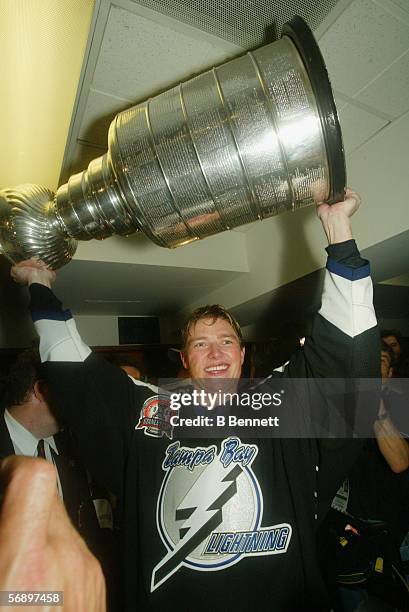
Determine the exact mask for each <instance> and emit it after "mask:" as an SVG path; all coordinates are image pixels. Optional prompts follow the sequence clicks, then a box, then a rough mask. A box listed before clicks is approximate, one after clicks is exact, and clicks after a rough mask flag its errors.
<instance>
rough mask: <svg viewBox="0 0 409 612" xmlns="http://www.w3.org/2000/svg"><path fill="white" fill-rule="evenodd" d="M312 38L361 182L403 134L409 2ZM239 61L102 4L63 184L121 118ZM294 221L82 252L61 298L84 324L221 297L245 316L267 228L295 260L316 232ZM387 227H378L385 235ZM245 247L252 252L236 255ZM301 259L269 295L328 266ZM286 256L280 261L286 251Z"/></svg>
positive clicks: (336, 15)
mask: <svg viewBox="0 0 409 612" xmlns="http://www.w3.org/2000/svg"><path fill="white" fill-rule="evenodd" d="M315 34H316V37H317V40H318V42H319V45H320V48H321V51H322V53H323V56H324V59H325V62H326V65H327V68H328V72H329V75H330V78H331V81H332V84H333V88H334V93H335V98H336V101H337V105H338V110H339V116H340V121H341V127H342V131H343V136H344V142H345V150H346V154H347V167H348V170H350V172H349V173H350V174H352V176H353V177H355V175H356V172H355V170H354V168H356V167H360V168H361V167H362V166H359V164H362V163H365V160H366V159H367V158H368V159H369V156H368V154H367V151H371V147H372V148H376V147H381V146H382V134H383V133H385V134H386V133H388V132H387V130H390V129H392V128H394V126H395V124H396V126H399V125H401V123H399V122H402V121H405V115H406V114H407V113H408V111H409V0H339V1H338V3H337V5H336V7H335V8H334V9H333V10H332V12H331V13H330V14H329V15H328V16H327V17H326V18H325V19H324V21H323V22H322V23H321V25H320V26H319V27H318V28H317V29H316V31H315ZM242 52H243V50H242V48H241V47H239V46H238V45H236V44H234V43H232V42H230V41H226V40H222V39H221V38H219V37H216V36H212V35H210V34H209V33H206V32H204V31H201V30H199V29H197V28H193V27H192V26H189V25H187V24H185V23H182V22H179V21H176V20H174V19H172V18H171V17H169V16H166V15H164V14H161V13H158V12H155V11H153V10H150V9H148V8H146V7H144V6H141V5H140V4H138V2H135V1H132V0H115V2H114V1H111V0H100V1H96V3H95V10H94V16H93V20H92V24H91V30H90V34H89V40H88V46H87V49H86V51H85V55H84V62H83V68H82V73H81V76H80V81H79V88H78V92H77V98H76V102H75V106H74V110H73V114H72V120H71V126H70V130H69V133H68V137H67V144H66V149H65V156H64V162H63V166H62V170H61V177H60V182H65V180H66V179H67V178H68V177H69V176H70V175H71V174H72V173H73V172H77V171H81V170H83V169H85V167H86V165H87V164H88V162H89V161H90V160H91V159H93V158H95V157H97V156H99V155H102V154H103V153H104V151H105V150H106V142H107V130H108V126H109V124H110V121H111V119H112V118H113V116H114V115H115V114H116V113H117V112H118V111H120V110H123V109H124V108H127V107H129V106H132V105H134V104H135V103H137V102H140V101H141V100H143V99H144V98H146V97H148V96H152V95H155V94H156V93H158V92H160V91H161V90H164V89H166V88H168V87H169V86H171V85H174V84H175V83H177V82H179V81H180V80H185V79H187V78H189V77H190V76H191V75H193V74H197V73H200V72H201V71H203V70H204V69H206V68H209V67H211V66H213V65H214V64H219V63H221V62H223V61H224V60H225V59H226V58H229V57H233V56H235V55H237V54H240V53H242ZM57 93H58V95H61V92H57ZM57 93H56V96H57V98H58V95H57ZM406 124H407V122H406V123H404V125H406ZM383 130H384V132H382V131H383ZM397 131H399V129H398V130H397ZM358 162H359V163H358ZM408 167H409V166H408ZM389 174H390V173H389V172H388V170H387V169H386V170H385V175H384V176H379V173H378V175H377V176H374V177H373V181H375V183H376V181H377V180H378V181H380V185H381V182H382V183H384V182H385V180H388V176H389ZM359 176H360V174H359ZM359 176H358V181H357V183H358V184H359ZM395 182H396V181H395ZM402 190H403V189H402ZM368 191H370V190H368ZM406 193H408V191H406ZM363 195H365V193H364V194H363ZM286 215H287V213H286V214H285V215H281V218H278V217H277V218H275V219H272V220H269V221H266V222H263V224H261V225H262V226H263V227H264V229H262V228H258V227H257V226H255V225H252V226H250V227H246V228H242V230H240V231H235V232H230V233H226V234H223V235H221V236H216V237H214V238H211V239H208V240H206V241H204V242H203V243H202V244H195V245H189V246H188V247H182V248H181V249H178V250H177V253H176V252H171V251H167V250H164V249H160V247H156V246H154V245H150V244H149V245H148V244H147V242H148V241H147V239H144V238H141V239H140V240H139V241H137V242H138V244H136V243H135V244H134V243H132V242H131V243H130V242H129V241H128V242H127V239H122V238H113V239H108V240H107V241H105V242H104V243H103V244H100V243H98V242H94V241H93V242H91V243H84V244H81V245H80V247H79V250H78V253H77V255H76V258H75V260H74V262H73V263H72V264H70V265H69V266H67V267H66V268H64V269H63V270H61V272H60V274H59V281H58V282H59V286H58V290H59V293H60V294H61V295H62V297H63V299H65V301H66V302H67V303H68V304H71V305H74V310H75V311H76V312H79V313H82V314H103V313H104V314H107V313H108V314H109V313H112V314H128V313H130V311H131V310H132V313H133V314H146V315H149V314H156V313H157V312H168V311H171V310H180V309H183V308H186V307H188V306H189V305H191V304H193V303H197V302H201V301H208V299H211V298H212V297H213V296H215V297H217V298H218V299H219V298H220V299H223V301H225V302H226V303H228V305H230V306H236V307H238V306H240V305H241V301H246V300H249V296H252V297H254V298H255V297H257V296H258V295H260V294H261V293H262V292H263V291H264V292H265V291H266V289H265V287H264V285H263V288H262V286H261V284H260V283H257V282H256V281H255V280H254V278H253V277H255V276H257V274H258V273H259V272H258V270H257V268H258V265H259V263H263V262H260V256H259V254H258V250H257V245H258V243H260V241H261V240H266V238H265V237H264V236H265V234H266V233H267V232H268V231H269V230H268V228H272V230H273V232H275V231H276V230H277V232H278V230H280V232H281V234H283V233H284V234H285V235H286V236H288V238H289V239H290V238H291V240H292V241H293V242H292V243H291V244H292V249H293V250H295V252H297V251H296V249H297V245H298V241H299V240H298V238H299V237H297V232H298V231H301V230H302V229H305V228H307V230H308V228H309V225H310V224H311V223H315V221H311V219H312V214H310V213H309V212H308V211H306V212H305V211H304V212H302V211H301V212H300V213H297V214H296V215H295V217H297V218H296V219H295V221H294V222H293V221H292V219H290V220H288V219H289V217H288V218H287V217H286ZM298 215H299V216H298ZM380 218H381V217H380V215H379V217H378V218H377V220H376V221H375V220H374V221H373V222H374V223H375V222H376V223H377V225H378V226H379V224H380V222H379V219H380ZM364 219H365V217H364ZM287 221H288V223H287ZM298 223H299V224H300V226H299V230H297V224H298ZM361 223H362V221H361ZM293 227H294V229H291V228H293ZM408 227H409V219H408V221H406V220H405V222H404V223H403V225H402V227H401V228H399V229H398V228H396V224H395V226H394V229H393V232H392V233H395V234H396V233H398V231H404V230H406V229H407V228H408ZM266 228H267V230H266ZM362 231H363V234H364V235H365V240H366V244H365V246H367V247H368V246H371V245H372V244H373V242H371V240H370V237H367V235H368V236H369V232H368V234H366V233H365V232H366V229H364V228H363V230H362ZM258 232H259V233H258ZM301 233H302V232H301ZM304 233H305V232H304ZM237 234H239V236H237ZM307 234H308V231H307ZM278 235H279V234H278ZM314 236H315V234H314ZM390 237H391V236H390V233H389V234H388V235H385V236H382V235H381V236H380V237H378V238H377V241H379V240H381V239H382V238H385V239H386V238H390ZM238 240H239V242H240V245H241V247H242V248H243V250H244V254H243V253H240V254H239V253H238V251H237V248H238V242H237V241H238ZM312 240H315V238H313V239H312ZM365 240H364V242H365ZM130 244H131V245H132V247H134V248H132V249H131V248H130V246H129V245H130ZM310 244H311V240H310ZM300 248H301V247H300ZM319 249H321V250H322V246H319ZM319 249H318V250H319ZM302 252H303V251H302V249H301V250H300V254H299V255H298V256H297V255H296V256H295V257H293V258H292V260H291V263H290V264H288V259H285V263H286V264H288V265H289V266H290V268H291V278H290V277H289V275H288V274H287V275H284V276H283V274H282V272H280V273H279V272H277V275H276V276H274V278H273V277H271V289H275V288H277V287H278V286H280V284H283V283H284V282H288V281H289V280H292V279H295V278H297V277H300V276H301V275H303V274H305V273H307V272H311V271H313V270H314V269H316V268H318V267H320V266H322V264H323V259H322V257H321V258H319V257H315V258H314V257H310V258H309V259H308V258H307V259H308V266H307V267H305V261H306V258H305V257H304V256H303V255H301V253H302ZM405 256H406V254H404V253H402V257H405ZM262 257H263V256H262V255H261V258H262ZM280 257H283V251H282V248H281V247H280V248H278V247H277V258H280ZM257 258H258V260H257ZM225 261H226V265H225V266H224V262H225ZM121 262H122V263H121ZM303 266H304V267H303ZM261 267H262V266H261ZM407 269H408V272H409V263H408V266H407ZM400 273H401V269H400V270H399V274H400ZM264 274H265V273H264ZM87 279H89V281H87ZM380 280H386V279H380ZM267 281H269V279H267ZM244 288H246V291H244ZM241 289H243V291H241ZM230 290H231V292H230V294H229V291H230ZM252 292H253V294H252ZM233 294H234V295H235V297H234V298H233V297H231V298H230V303H229V295H231V296H232V295H233ZM240 295H241V296H242V297H241V298H240ZM89 300H91V301H89ZM101 300H105V302H102V301H101Z"/></svg>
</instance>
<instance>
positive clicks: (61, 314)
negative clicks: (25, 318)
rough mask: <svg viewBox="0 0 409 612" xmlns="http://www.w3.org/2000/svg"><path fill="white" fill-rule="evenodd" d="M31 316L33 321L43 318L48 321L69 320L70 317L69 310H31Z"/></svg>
mask: <svg viewBox="0 0 409 612" xmlns="http://www.w3.org/2000/svg"><path fill="white" fill-rule="evenodd" d="M31 318H32V319H33V321H34V323H35V322H36V321H42V320H44V319H46V320H48V321H69V320H70V319H72V313H71V310H32V311H31Z"/></svg>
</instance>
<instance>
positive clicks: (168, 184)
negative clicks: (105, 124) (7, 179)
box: [0, 17, 345, 268]
mask: <svg viewBox="0 0 409 612" xmlns="http://www.w3.org/2000/svg"><path fill="white" fill-rule="evenodd" d="M344 187H345V162H344V154H343V147H342V138H341V132H340V128H339V123H338V118H337V114H336V108H335V104H334V100H333V97H332V92H331V87H330V84H329V80H328V75H327V72H326V69H325V66H324V63H323V60H322V58H321V55H320V52H319V49H318V46H317V44H316V43H315V40H314V38H313V36H312V34H311V32H310V30H309V29H308V27H307V25H306V24H305V23H304V22H303V20H302V19H301V18H299V17H295V18H294V19H293V20H292V21H291V22H289V23H288V24H286V25H285V26H284V29H283V35H282V38H281V39H280V40H279V41H277V42H274V43H272V44H270V45H267V46H265V47H261V48H260V49H257V50H255V51H253V52H251V53H247V54H246V55H244V56H242V57H239V58H237V59H234V60H232V61H230V62H227V63H226V64H223V65H222V66H219V67H218V68H214V69H213V70H210V71H208V72H205V73H203V74H201V75H200V76H197V77H195V78H193V79H190V80H189V81H187V82H185V83H182V84H180V85H178V86H177V87H174V88H173V89H170V90H169V91H166V92H164V93H162V94H160V95H158V96H156V97H154V98H152V99H150V100H148V101H146V102H143V103H141V104H138V105H137V106H134V107H133V108H131V109H129V110H126V111H124V112H122V113H119V114H118V115H117V116H116V117H115V119H114V120H113V122H112V124H111V126H110V129H109V135H108V152H107V153H106V154H105V155H104V156H102V157H100V158H98V159H95V160H93V161H92V162H91V163H90V164H89V166H88V169H87V170H85V171H84V172H82V173H79V174H76V175H74V176H72V177H71V178H70V179H69V180H68V182H67V183H66V184H65V185H62V186H61V187H60V188H59V189H58V191H57V193H56V194H55V196H54V195H53V194H52V193H51V192H49V191H47V190H44V189H41V188H39V187H36V186H31V187H27V186H24V187H23V188H16V189H14V190H5V191H3V192H2V194H1V199H0V244H1V249H2V251H3V252H4V253H5V254H6V255H7V256H8V257H9V258H11V259H14V260H16V259H22V258H25V257H27V256H31V255H38V256H39V257H41V258H42V259H43V260H44V261H46V262H47V263H48V264H49V265H50V266H51V267H53V268H57V267H59V266H61V265H63V264H64V263H66V262H67V261H69V260H70V258H71V257H72V255H73V253H74V251H75V241H76V240H90V239H91V238H99V239H101V238H105V237H107V236H110V235H112V234H120V235H129V234H131V233H134V232H137V231H142V232H143V233H144V234H145V235H146V236H148V237H149V238H150V239H151V240H153V242H155V243H156V244H158V245H160V246H165V247H170V248H172V247H176V246H180V245H182V244H186V243H189V242H192V241H193V240H198V239H200V238H205V237H206V236H210V235H212V234H216V233H219V232H222V231H224V230H227V229H231V228H234V227H237V226H240V225H243V224H246V223H250V222H252V221H255V220H257V219H264V218H267V217H271V216H272V215H276V214H278V213H280V212H283V211H286V210H295V209H297V208H300V207H303V206H306V205H309V204H311V203H312V202H313V200H314V197H315V198H319V199H322V200H326V201H328V202H330V203H331V202H335V201H337V200H339V199H341V198H342V195H343V191H344Z"/></svg>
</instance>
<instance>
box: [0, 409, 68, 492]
mask: <svg viewBox="0 0 409 612" xmlns="http://www.w3.org/2000/svg"><path fill="white" fill-rule="evenodd" d="M4 420H5V422H6V425H7V429H8V430H9V434H10V438H11V441H12V443H13V447H14V452H15V453H16V455H24V456H25V457H37V445H38V442H39V440H40V439H41V438H36V437H35V436H33V434H32V433H31V432H30V431H28V429H26V428H25V427H23V425H22V424H21V423H19V422H18V421H16V419H15V418H14V417H13V416H11V414H10V412H9V411H8V410H7V409H6V410H5V411H4ZM42 439H43V440H44V451H45V458H46V460H47V461H49V462H50V463H52V464H53V465H54V466H55V468H56V471H57V488H58V493H59V494H60V496H61V497H63V492H62V487H61V482H60V476H59V474H58V468H57V466H56V465H55V461H54V459H53V456H52V453H51V448H52V449H53V451H54V452H55V454H56V455H58V449H57V446H56V444H55V440H54V437H53V436H49V437H48V438H42Z"/></svg>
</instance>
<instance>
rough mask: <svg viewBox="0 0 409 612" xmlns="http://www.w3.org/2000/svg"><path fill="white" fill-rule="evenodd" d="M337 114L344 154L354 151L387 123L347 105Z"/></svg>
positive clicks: (360, 109)
mask: <svg viewBox="0 0 409 612" xmlns="http://www.w3.org/2000/svg"><path fill="white" fill-rule="evenodd" d="M338 114H339V120H340V123H341V129H342V136H343V140H344V147H345V152H346V153H351V152H352V151H354V150H355V149H356V148H357V147H359V145H361V144H362V143H364V142H366V141H367V140H369V138H370V137H371V136H373V135H374V134H376V132H378V131H379V130H380V129H381V128H382V127H384V126H385V125H387V123H388V122H387V121H386V120H385V119H381V118H380V117H378V116H376V115H372V114H371V113H368V112H366V111H365V110H363V109H362V108H358V107H357V106H355V105H353V104H348V105H347V106H345V107H344V108H342V109H341V110H339V113H338Z"/></svg>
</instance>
